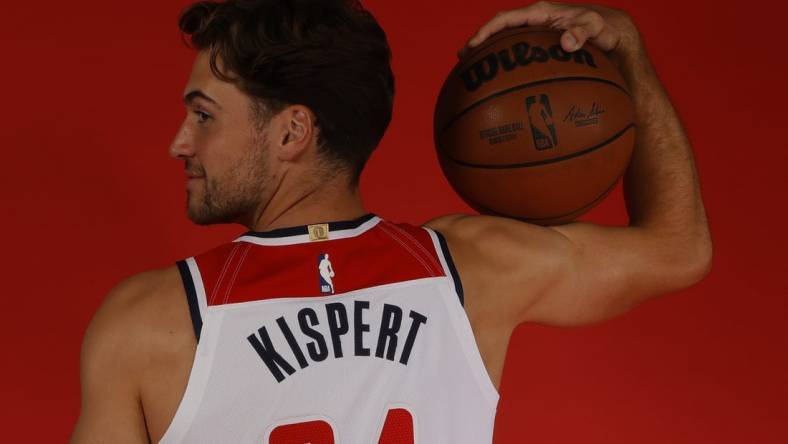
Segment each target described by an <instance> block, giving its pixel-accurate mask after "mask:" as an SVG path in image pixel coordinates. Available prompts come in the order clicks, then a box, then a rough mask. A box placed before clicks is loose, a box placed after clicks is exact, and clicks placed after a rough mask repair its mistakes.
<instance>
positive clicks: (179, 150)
mask: <svg viewBox="0 0 788 444" xmlns="http://www.w3.org/2000/svg"><path fill="white" fill-rule="evenodd" d="M169 152H170V157H172V158H173V159H182V158H184V157H191V156H193V155H194V144H193V143H192V137H191V130H190V129H189V127H188V125H186V122H184V123H183V125H181V127H180V128H178V132H177V133H175V138H174V139H173V140H172V143H171V144H170V149H169Z"/></svg>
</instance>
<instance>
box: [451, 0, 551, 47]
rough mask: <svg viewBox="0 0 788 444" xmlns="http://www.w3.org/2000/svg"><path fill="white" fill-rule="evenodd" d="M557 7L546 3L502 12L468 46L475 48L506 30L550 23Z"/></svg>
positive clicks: (480, 30)
mask: <svg viewBox="0 0 788 444" xmlns="http://www.w3.org/2000/svg"><path fill="white" fill-rule="evenodd" d="M555 8H556V6H555V5H552V4H550V3H546V2H539V3H534V4H533V5H530V6H527V7H525V8H521V9H515V10H512V11H501V12H499V13H498V14H496V15H495V17H493V18H492V19H491V20H490V21H489V22H487V23H486V24H485V25H484V26H482V27H481V28H479V31H477V32H476V34H474V36H473V37H471V39H470V40H468V44H467V45H466V46H470V47H474V46H477V45H479V44H480V43H482V42H483V41H485V40H487V38H488V37H490V36H491V35H493V34H495V33H496V32H499V31H502V30H504V29H506V28H510V27H516V26H522V25H543V24H547V23H548V22H549V21H550V13H551V12H552V11H554V10H555Z"/></svg>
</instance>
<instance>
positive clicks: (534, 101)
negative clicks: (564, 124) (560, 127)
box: [525, 94, 558, 150]
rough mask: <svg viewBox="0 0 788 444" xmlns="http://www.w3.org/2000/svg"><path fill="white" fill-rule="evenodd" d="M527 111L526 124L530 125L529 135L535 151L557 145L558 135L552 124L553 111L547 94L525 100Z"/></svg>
mask: <svg viewBox="0 0 788 444" xmlns="http://www.w3.org/2000/svg"><path fill="white" fill-rule="evenodd" d="M525 107H526V109H527V111H528V122H529V123H530V124H531V135H532V136H533V138H534V146H535V147H536V149H537V150H546V149H548V148H553V147H555V146H556V145H558V135H557V134H556V133H555V124H554V123H553V109H552V108H551V107H550V99H549V98H548V97H547V94H539V95H538V96H529V97H528V98H527V99H525Z"/></svg>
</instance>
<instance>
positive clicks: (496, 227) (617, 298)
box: [426, 2, 712, 326]
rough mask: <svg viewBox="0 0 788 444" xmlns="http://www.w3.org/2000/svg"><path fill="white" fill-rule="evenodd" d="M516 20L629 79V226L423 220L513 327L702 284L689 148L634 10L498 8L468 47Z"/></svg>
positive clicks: (598, 312)
mask: <svg viewBox="0 0 788 444" xmlns="http://www.w3.org/2000/svg"><path fill="white" fill-rule="evenodd" d="M523 24H528V25H550V26H552V27H554V28H558V29H563V30H567V31H566V32H565V33H564V34H563V35H562V39H561V43H562V45H563V47H564V49H566V50H569V51H573V50H576V49H578V48H580V47H581V46H582V45H583V44H585V43H587V42H590V43H591V44H595V45H597V46H598V47H600V48H601V49H602V50H604V51H607V52H608V53H609V54H610V55H611V57H612V58H613V60H614V61H616V62H617V64H618V66H619V69H620V70H621V72H622V74H623V75H624V78H625V79H626V81H627V84H628V86H629V90H630V93H631V94H632V99H633V100H634V104H635V110H636V111H635V114H636V116H635V119H636V120H635V123H636V125H637V137H636V145H635V149H634V152H633V155H632V159H631V161H630V164H629V167H628V169H627V171H626V174H625V177H624V190H625V197H626V204H627V209H628V212H629V217H630V224H629V226H627V227H607V226H600V225H595V224H590V223H583V222H575V223H570V224H566V225H561V226H554V227H540V226H536V225H531V224H526V223H523V222H519V221H516V220H513V219H506V218H497V217H485V216H481V217H479V216H446V217H442V218H438V219H435V220H433V221H430V222H428V223H427V224H426V225H427V226H430V227H432V228H435V229H437V230H438V231H441V232H443V233H444V235H445V236H446V238H447V241H448V243H449V247H450V250H451V251H452V253H453V254H454V255H455V260H456V262H457V263H458V264H457V268H458V269H459V272H460V276H461V279H462V280H463V284H464V285H465V286H466V287H469V288H468V289H467V291H470V292H475V293H476V294H479V295H480V297H481V298H482V299H483V300H484V304H485V305H487V306H489V313H498V316H502V317H505V318H506V320H508V321H511V323H512V324H515V325H516V324H518V323H521V322H538V323H543V324H549V325H559V326H572V325H582V324H588V323H593V322H598V321H601V320H605V319H608V318H611V317H613V316H616V315H618V314H621V313H623V312H625V311H627V310H628V309H630V308H631V307H633V306H635V305H637V304H638V303H640V302H642V301H644V300H646V299H648V298H650V297H653V296H656V295H659V294H664V293H668V292H671V291H676V290H679V289H682V288H686V287H688V286H690V285H692V284H694V283H696V282H698V281H699V280H701V279H702V278H703V277H704V276H705V275H706V274H707V273H708V272H709V270H710V267H711V257H712V245H711V236H710V233H709V228H708V225H707V221H706V215H705V210H704V207H703V202H702V199H701V193H700V187H699V184H698V175H697V173H696V170H695V166H694V162H693V156H692V149H691V147H690V144H689V141H688V139H687V136H686V134H685V133H684V130H683V128H682V125H681V123H680V121H679V118H678V116H677V115H676V112H675V110H674V109H673V106H672V105H671V103H670V101H669V100H668V97H667V94H666V93H665V91H664V89H663V87H662V85H661V84H660V82H659V80H658V78H657V76H656V74H655V72H654V69H653V67H652V65H651V62H650V61H649V58H648V55H647V53H646V50H645V48H644V46H643V43H642V41H641V38H640V35H639V32H638V30H637V28H636V27H635V24H634V23H633V22H632V20H631V18H630V17H629V16H628V15H627V14H626V13H624V12H623V11H619V10H615V9H609V8H604V7H599V6H591V5H568V4H559V3H551V2H539V3H535V4H533V5H531V6H528V7H526V8H522V9H516V10H511V11H503V12H501V13H499V14H498V15H496V16H495V17H494V18H493V19H492V20H491V21H490V22H488V23H487V24H485V25H484V26H483V27H482V28H481V29H480V30H479V32H478V33H477V34H476V35H475V36H474V37H472V38H471V40H470V41H469V45H470V46H476V45H478V44H480V43H481V42H482V41H484V40H485V39H486V38H487V37H489V36H490V35H492V34H494V33H495V32H497V31H500V30H502V29H504V28H507V27H512V26H520V25H523Z"/></svg>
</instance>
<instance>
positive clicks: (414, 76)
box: [0, 0, 788, 444]
mask: <svg viewBox="0 0 788 444" xmlns="http://www.w3.org/2000/svg"><path fill="white" fill-rule="evenodd" d="M739 3H740V2H736V4H734V2H720V1H715V2H712V1H696V2H688V1H677V0H666V1H662V2H647V3H646V2H643V3H640V2H635V1H634V0H629V1H628V0H616V3H615V5H616V6H620V7H623V8H625V9H627V10H629V11H630V12H631V14H632V15H633V16H634V17H635V19H636V20H637V22H638V23H639V24H640V27H641V29H642V32H643V34H644V36H645V39H646V41H647V44H648V47H649V49H650V51H651V54H652V57H653V59H654V62H655V64H656V66H657V68H658V70H659V74H660V76H661V78H662V80H663V81H664V83H665V85H666V86H667V88H668V91H669V93H670V95H671V97H672V98H673V100H674V103H675V105H676V107H677V108H678V110H679V113H680V114H681V116H682V119H683V121H684V123H685V124H686V126H687V128H688V131H689V134H690V137H691V140H692V141H693V144H694V148H695V153H696V157H697V163H698V169H699V171H700V175H701V179H702V185H703V192H704V196H705V202H706V208H707V210H708V214H709V219H710V222H711V227H712V231H713V235H714V240H715V249H716V255H715V259H714V267H713V271H712V274H711V275H710V276H709V277H708V278H707V279H706V280H705V281H704V282H702V283H701V284H699V285H697V286H696V287H694V288H692V289H690V290H687V291H682V292H680V293H677V294H673V295H668V296H665V297H662V298H659V299H657V300H653V301H650V302H647V303H645V304H644V305H642V306H640V307H638V308H637V309H635V310H633V311H632V312H630V313H628V314H626V315H624V316H622V317H620V318H618V319H616V320H613V321H610V322H607V323H604V324H601V325H597V326H591V327H584V328H577V329H559V328H549V327H543V326H537V325H524V326H521V327H520V328H519V329H518V330H517V331H516V334H515V336H514V338H513V340H512V341H511V343H510V350H509V355H508V358H507V363H506V368H505V371H504V376H503V383H502V387H501V390H502V398H501V402H500V406H499V412H498V419H497V424H496V432H495V442H496V443H519V442H538V443H542V442H550V443H574V442H583V443H606V444H607V443H664V442H671V443H740V442H754V443H783V442H788V432H786V427H785V424H786V420H788V413H787V410H788V409H787V408H786V406H785V400H786V399H788V353H787V352H786V351H788V334H787V333H786V328H785V318H786V314H788V310H786V308H787V307H786V305H787V304H786V297H787V296H788V286H787V285H786V281H785V275H786V272H788V266H787V265H788V260H786V258H785V252H786V251H788V242H787V241H786V236H785V235H784V231H783V225H784V220H785V217H786V216H787V215H788V214H786V208H785V202H786V198H785V192H786V190H787V189H788V186H786V185H787V183H786V164H787V163H788V155H787V154H786V150H787V149H788V144H786V130H785V128H786V117H788V113H786V112H785V111H784V110H785V107H786V104H788V88H787V87H786V86H785V78H786V76H788V69H786V61H787V60H788V57H786V56H785V54H784V53H785V42H786V37H785V34H784V32H782V29H783V28H784V27H785V25H784V23H785V20H784V18H783V17H784V15H785V12H786V11H785V7H784V6H782V5H781V4H778V2H772V3H771V4H769V3H768V2H760V3H758V4H757V8H756V7H755V5H756V4H755V3H751V4H749V5H752V6H753V7H752V8H751V9H742V8H743V7H744V5H742V4H739ZM186 4H187V1H185V0H168V1H156V2H140V3H131V2H108V1H97V0H83V1H79V2H61V1H54V0H47V1H44V2H30V3H23V2H12V3H10V6H9V5H4V7H3V8H2V12H0V20H2V23H3V25H2V26H1V27H0V41H2V49H3V51H2V56H3V61H2V67H0V85H2V88H3V89H2V94H1V95H0V97H2V102H0V114H1V115H0V118H1V120H0V122H2V123H1V124H0V131H1V132H2V161H0V168H2V174H0V175H1V176H2V179H1V180H2V186H0V196H2V202H3V214H2V224H3V225H2V234H3V243H2V246H3V255H2V261H3V263H2V267H0V269H2V271H3V284H4V286H3V288H5V290H4V292H3V294H4V295H5V303H4V305H3V310H2V312H1V313H2V314H0V316H2V322H0V338H2V350H3V352H4V358H3V359H2V366H0V368H2V370H0V371H2V378H1V379H0V380H2V381H3V382H2V386H3V389H2V393H3V396H4V397H5V399H6V402H4V403H2V406H3V407H2V414H0V418H2V421H3V422H4V423H6V424H5V426H4V430H5V434H6V435H9V434H10V435H11V436H18V437H19V438H17V439H10V438H4V439H3V441H5V442H22V441H24V442H64V441H65V440H66V438H67V436H68V435H69V434H70V431H71V429H72V427H73V423H74V421H75V419H76V417H77V415H78V411H79V379H78V369H79V361H78V358H79V348H80V343H81V340H82V335H83V333H84V330H85V327H86V326H87V323H88V321H89V320H90V318H91V316H92V314H93V313H94V311H95V310H96V308H97V307H98V305H99V303H100V301H101V299H102V298H103V297H104V295H105V294H106V293H107V291H108V290H109V289H110V288H111V287H112V286H113V285H114V284H115V283H117V282H118V281H119V280H120V279H122V278H123V277H125V276H128V275H131V274H133V273H137V272H139V271H142V270H145V269H148V268H151V267H158V266H164V265H167V264H171V263H172V262H173V261H175V260H176V259H179V258H182V257H185V256H189V255H191V254H194V253H196V252H199V251H202V250H204V249H206V248H208V247H210V246H212V245H214V244H216V243H219V242H221V241H224V240H227V239H229V238H230V237H232V236H233V235H235V234H236V233H239V232H240V231H242V228H241V227H239V226H225V227H211V228H201V227H197V226H194V225H192V224H191V223H190V222H189V221H188V220H187V219H186V217H185V214H184V186H183V170H182V168H183V165H182V163H180V162H175V161H172V160H171V159H169V158H168V156H167V151H166V150H167V146H168V144H169V142H170V140H171V138H172V137H173V135H174V132H175V130H176V128H177V127H178V125H179V123H180V120H181V118H182V116H183V113H184V110H183V108H182V105H181V104H180V96H181V93H182V91H183V87H184V85H185V82H186V78H187V76H188V72H189V69H190V67H191V61H192V57H193V53H191V52H190V51H189V50H187V49H186V48H184V47H183V46H182V44H181V41H180V39H179V34H178V30H177V27H176V19H177V15H178V12H179V11H180V9H181V8H182V7H183V6H185V5H186ZM523 5H524V3H520V2H518V1H514V0H495V1H477V2H468V1H464V2H429V1H414V0H397V1H392V0H369V1H367V6H368V7H369V9H370V10H371V11H373V13H375V14H376V16H377V17H378V19H379V21H380V22H381V23H382V25H383V27H384V28H385V29H386V30H387V32H388V35H389V39H390V43H391V46H392V49H393V53H394V62H393V63H394V70H395V74H396V76H397V89H398V91H397V98H396V104H395V110H394V120H393V122H392V125H391V128H390V130H389V132H388V134H387V136H386V138H385V139H384V141H383V143H382V145H381V147H380V149H379V151H378V152H377V153H376V154H375V155H374V157H373V159H372V161H371V163H370V165H369V168H368V169H367V171H366V173H365V175H364V177H363V181H362V189H363V194H364V197H365V199H366V203H367V205H368V207H369V208H370V209H371V210H372V211H374V212H376V213H378V214H380V215H381V216H383V217H387V218H390V219H394V220H400V221H408V222H414V223H419V222H423V221H425V220H427V219H428V218H431V217H433V216H436V215H440V214H444V213H450V212H457V211H468V210H467V208H466V207H465V206H464V204H463V203H462V202H461V201H460V200H459V199H458V198H457V197H456V196H455V195H454V194H453V193H452V191H451V190H450V188H449V186H448V184H447V183H446V181H445V179H444V178H443V177H442V175H441V174H440V171H439V169H438V166H437V160H436V157H435V155H434V152H433V147H432V142H431V141H432V136H431V117H432V110H433V105H434V101H435V98H436V95H437V92H438V89H439V87H440V85H441V82H442V80H443V77H444V75H445V74H446V73H447V72H448V70H449V69H450V67H451V66H452V64H453V63H454V61H455V59H454V54H455V51H456V50H457V49H458V48H459V46H460V45H461V44H462V43H464V41H465V39H466V38H467V37H468V36H469V35H470V34H471V33H472V32H474V31H475V29H476V28H477V27H478V26H479V25H481V24H482V23H483V22H484V21H486V20H487V19H488V18H489V17H490V16H492V15H493V14H494V13H495V12H496V11H497V10H499V9H506V8H513V7H517V6H523ZM584 219H586V220H592V221H597V222H600V223H615V224H619V223H623V222H624V221H625V220H626V219H625V212H624V207H623V199H622V197H621V188H620V186H619V189H618V190H616V192H615V193H614V195H613V196H611V197H610V198H608V199H607V200H606V201H605V202H604V203H603V204H602V205H601V206H600V207H598V208H597V209H595V210H594V211H593V212H592V213H590V214H589V215H587V216H586V217H585V218H584ZM34 437H35V438H34Z"/></svg>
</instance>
